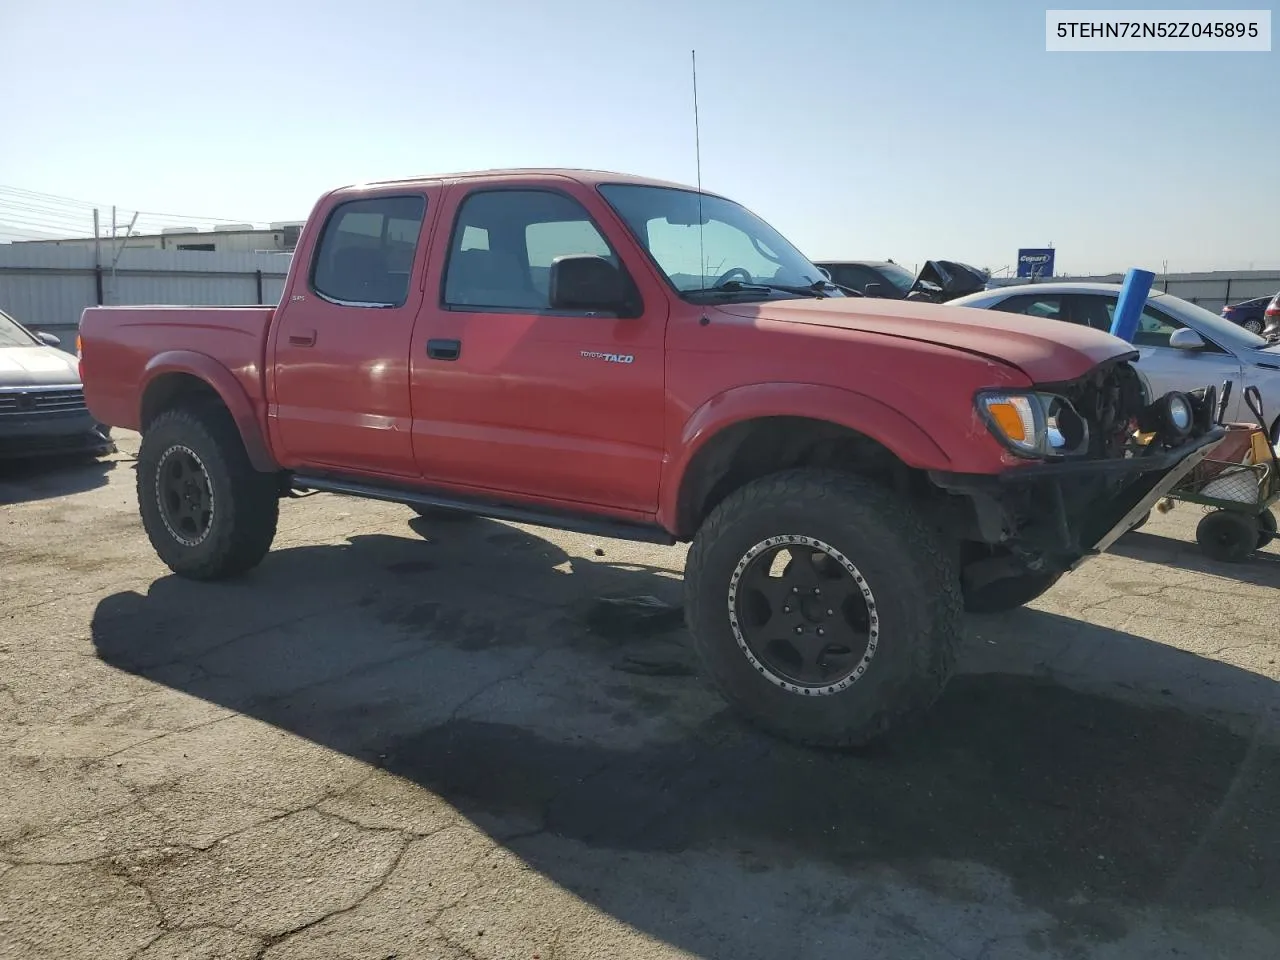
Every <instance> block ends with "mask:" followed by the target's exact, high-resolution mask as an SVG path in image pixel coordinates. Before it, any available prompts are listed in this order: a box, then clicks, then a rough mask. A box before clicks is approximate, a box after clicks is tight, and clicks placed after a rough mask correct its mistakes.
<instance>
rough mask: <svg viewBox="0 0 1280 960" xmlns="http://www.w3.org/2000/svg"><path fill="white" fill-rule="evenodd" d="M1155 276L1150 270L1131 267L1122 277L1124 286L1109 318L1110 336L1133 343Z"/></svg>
mask: <svg viewBox="0 0 1280 960" xmlns="http://www.w3.org/2000/svg"><path fill="white" fill-rule="evenodd" d="M1155 278H1156V275H1155V274H1154V273H1152V272H1151V271H1150V270H1139V269H1138V268H1137V267H1133V268H1131V269H1130V270H1129V272H1128V273H1126V274H1125V275H1124V286H1122V287H1121V288H1120V299H1119V300H1117V301H1116V312H1115V315H1114V316H1113V317H1112V318H1111V335H1112V336H1115V337H1119V338H1120V339H1121V340H1128V341H1129V342H1130V343H1133V335H1134V334H1135V333H1137V332H1138V320H1139V319H1140V318H1141V317H1142V308H1143V307H1145V306H1146V305H1147V295H1148V294H1149V293H1151V284H1152V281H1154V280H1155Z"/></svg>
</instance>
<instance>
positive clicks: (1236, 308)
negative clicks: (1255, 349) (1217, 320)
mask: <svg viewBox="0 0 1280 960" xmlns="http://www.w3.org/2000/svg"><path fill="white" fill-rule="evenodd" d="M1277 296H1280V294H1277ZM1271 300H1272V298H1271V297H1254V298H1253V299H1252V300H1242V301H1241V302H1240V303H1229V304H1227V305H1226V306H1225V307H1223V308H1222V317H1223V319H1224V320H1230V321H1231V322H1232V323H1234V324H1236V325H1237V326H1241V327H1244V328H1245V329H1246V330H1248V331H1249V332H1250V333H1256V334H1261V333H1262V331H1263V328H1264V327H1266V325H1267V321H1266V319H1265V317H1264V316H1263V314H1264V313H1265V312H1266V309H1267V306H1268V305H1269V304H1270V303H1271Z"/></svg>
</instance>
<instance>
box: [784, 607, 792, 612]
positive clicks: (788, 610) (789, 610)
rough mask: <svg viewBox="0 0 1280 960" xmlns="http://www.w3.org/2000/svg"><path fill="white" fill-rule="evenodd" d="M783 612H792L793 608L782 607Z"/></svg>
mask: <svg viewBox="0 0 1280 960" xmlns="http://www.w3.org/2000/svg"><path fill="white" fill-rule="evenodd" d="M782 612H783V613H790V612H791V608H790V607H783V608H782Z"/></svg>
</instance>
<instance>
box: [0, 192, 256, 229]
mask: <svg viewBox="0 0 1280 960" xmlns="http://www.w3.org/2000/svg"><path fill="white" fill-rule="evenodd" d="M112 206H113V205H112V204H106V203H95V202H92V201H88V200H80V199H77V198H75V197H65V196H61V195H59V194H53V193H43V192H41V191H38V190H28V189H26V188H25V187H15V186H12V185H9V184H0V217H2V218H3V223H4V224H5V225H6V226H7V229H6V230H5V234H6V235H14V236H16V235H22V236H23V237H24V238H26V239H41V240H45V239H49V240H56V239H76V238H83V237H92V236H93V212H94V210H97V211H98V212H99V218H100V227H99V229H100V231H104V232H103V233H102V235H103V236H109V235H110V232H111V228H110V226H108V219H109V212H110V211H111V209H112ZM114 208H115V215H116V228H117V231H118V230H119V228H120V227H121V226H122V225H123V226H124V227H126V228H127V227H128V225H129V223H130V221H133V231H134V232H135V233H160V232H161V231H162V230H165V229H168V228H178V229H183V228H185V229H190V230H191V231H192V232H197V231H199V229H200V228H201V227H208V226H216V225H220V224H236V223H249V224H255V221H253V220H250V219H249V218H240V219H233V218H230V217H206V216H198V215H195V214H184V213H166V212H162V211H156V210H134V209H131V208H125V207H122V206H120V205H119V204H116V205H114Z"/></svg>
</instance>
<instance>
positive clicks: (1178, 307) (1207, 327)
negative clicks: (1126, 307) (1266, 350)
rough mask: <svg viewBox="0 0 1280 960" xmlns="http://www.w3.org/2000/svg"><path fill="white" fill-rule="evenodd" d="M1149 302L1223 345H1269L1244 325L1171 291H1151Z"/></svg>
mask: <svg viewBox="0 0 1280 960" xmlns="http://www.w3.org/2000/svg"><path fill="white" fill-rule="evenodd" d="M1150 302H1151V303H1153V304H1155V305H1156V306H1157V307H1163V308H1164V309H1166V310H1168V311H1169V312H1170V313H1172V314H1174V316H1176V317H1179V318H1180V319H1185V320H1187V321H1188V322H1189V323H1191V324H1194V325H1195V326H1196V327H1198V328H1200V329H1202V330H1203V331H1204V333H1205V335H1206V336H1208V337H1209V339H1211V340H1214V341H1216V342H1217V343H1219V344H1221V345H1222V346H1224V347H1228V348H1233V349H1237V350H1256V349H1258V348H1261V347H1268V346H1271V344H1270V343H1269V342H1268V341H1266V340H1264V339H1263V338H1262V337H1260V336H1258V335H1257V334H1256V333H1250V332H1249V331H1248V330H1246V329H1245V328H1244V327H1241V326H1238V325H1237V324H1234V323H1232V322H1231V321H1230V320H1227V319H1226V318H1224V317H1222V316H1220V315H1219V314H1216V313H1213V312H1212V311H1209V310H1206V309H1205V308H1204V307H1201V306H1197V305H1196V304H1194V303H1191V302H1190V301H1187V300H1183V299H1182V298H1181V297H1175V296H1174V295H1173V294H1171V293H1152V295H1151V301H1150Z"/></svg>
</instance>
